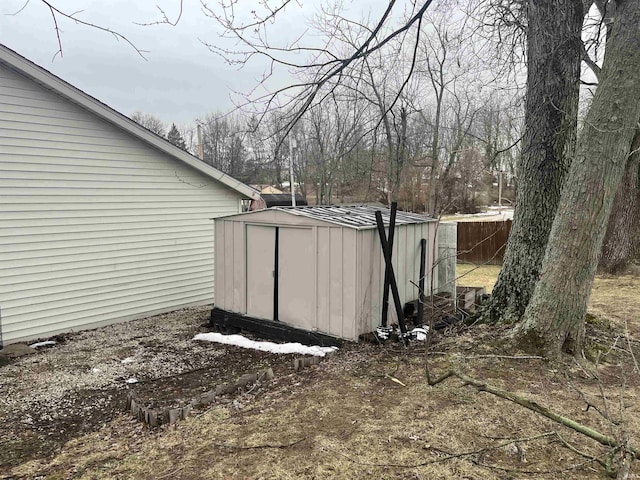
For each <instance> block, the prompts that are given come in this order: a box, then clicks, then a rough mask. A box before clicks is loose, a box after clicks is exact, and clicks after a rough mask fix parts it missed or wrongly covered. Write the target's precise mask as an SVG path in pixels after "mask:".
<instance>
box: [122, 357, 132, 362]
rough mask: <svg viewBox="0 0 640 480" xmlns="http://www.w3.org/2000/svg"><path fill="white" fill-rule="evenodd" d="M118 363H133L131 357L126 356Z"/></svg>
mask: <svg viewBox="0 0 640 480" xmlns="http://www.w3.org/2000/svg"><path fill="white" fill-rule="evenodd" d="M120 363H133V357H127V358H125V359H124V360H120Z"/></svg>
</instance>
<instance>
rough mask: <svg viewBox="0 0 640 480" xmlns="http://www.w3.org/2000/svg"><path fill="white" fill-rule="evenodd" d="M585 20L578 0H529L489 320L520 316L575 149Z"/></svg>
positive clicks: (518, 317)
mask: <svg viewBox="0 0 640 480" xmlns="http://www.w3.org/2000/svg"><path fill="white" fill-rule="evenodd" d="M583 19H584V15H583V10H582V4H581V2H579V1H576V0H530V1H529V4H528V39H527V49H528V53H527V55H528V61H527V96H526V103H525V131H524V137H523V150H522V156H521V159H520V161H519V164H518V167H517V176H518V189H517V197H516V210H515V214H514V219H513V224H512V227H511V234H510V236H509V242H508V244H507V250H506V252H505V257H504V263H503V267H502V270H501V271H500V276H499V277H498V281H497V283H496V286H495V287H494V290H493V295H492V297H491V301H490V303H489V306H488V309H487V310H486V312H485V313H486V315H487V317H488V319H490V320H492V321H497V320H503V321H508V322H512V321H516V320H518V319H520V317H521V316H522V314H523V313H524V311H525V308H526V306H527V304H528V303H529V299H530V298H531V294H532V293H533V288H534V286H535V283H536V281H537V280H538V277H539V270H540V265H541V264H542V259H543V257H544V251H545V247H546V245H547V239H548V237H549V232H550V230H551V225H552V222H553V217H554V215H555V213H556V209H557V206H558V202H559V200H560V194H561V191H562V186H563V184H564V178H565V176H566V172H567V171H568V169H569V166H570V161H571V158H572V155H573V152H574V147H575V138H576V129H577V112H578V94H579V79H580V52H581V43H580V42H581V40H580V35H581V30H582V22H583Z"/></svg>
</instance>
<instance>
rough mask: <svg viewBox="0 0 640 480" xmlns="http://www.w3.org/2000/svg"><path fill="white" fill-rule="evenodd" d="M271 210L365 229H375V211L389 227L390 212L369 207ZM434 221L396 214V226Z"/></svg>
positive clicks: (330, 206)
mask: <svg viewBox="0 0 640 480" xmlns="http://www.w3.org/2000/svg"><path fill="white" fill-rule="evenodd" d="M272 210H281V211H284V212H287V213H290V214H293V215H302V216H305V217H309V218H314V219H316V220H323V221H325V222H330V223H335V224H337V225H343V226H345V227H351V228H358V229H366V228H375V227H376V211H377V210H380V212H381V213H382V221H383V222H384V224H385V225H389V216H390V214H391V210H389V209H388V208H379V207H374V206H371V205H348V206H347V205H318V206H312V207H273V208H272ZM435 221H436V219H434V218H431V217H426V216H424V215H419V214H417V213H411V212H402V211H398V212H397V213H396V225H408V224H416V223H426V222H435Z"/></svg>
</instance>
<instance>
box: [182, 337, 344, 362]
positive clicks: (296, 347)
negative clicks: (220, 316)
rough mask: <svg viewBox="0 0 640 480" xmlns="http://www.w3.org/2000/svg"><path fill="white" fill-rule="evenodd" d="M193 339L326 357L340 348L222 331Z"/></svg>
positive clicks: (282, 352)
mask: <svg viewBox="0 0 640 480" xmlns="http://www.w3.org/2000/svg"><path fill="white" fill-rule="evenodd" d="M193 339H194V340H201V341H205V342H215V343H223V344H225V345H235V346H236V347H241V348H252V349H254V350H260V351H262V352H271V353H281V354H290V353H298V354H300V355H314V356H316V357H324V356H325V355H326V354H328V353H331V352H335V351H336V350H337V349H338V347H319V346H317V345H313V346H311V347H309V346H307V345H302V344H301V343H273V342H257V341H255V340H250V339H248V338H247V337H243V336H242V335H223V334H221V333H199V334H197V335H196V336H195V337H193Z"/></svg>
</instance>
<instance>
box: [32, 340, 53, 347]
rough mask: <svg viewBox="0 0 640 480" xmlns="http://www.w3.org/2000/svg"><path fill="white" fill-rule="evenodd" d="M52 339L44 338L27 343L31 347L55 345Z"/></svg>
mask: <svg viewBox="0 0 640 480" xmlns="http://www.w3.org/2000/svg"><path fill="white" fill-rule="evenodd" d="M55 344H56V342H54V341H53V340H45V341H44V342H36V343H32V344H31V345H29V346H30V347H31V348H40V347H49V346H53V345H55Z"/></svg>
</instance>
